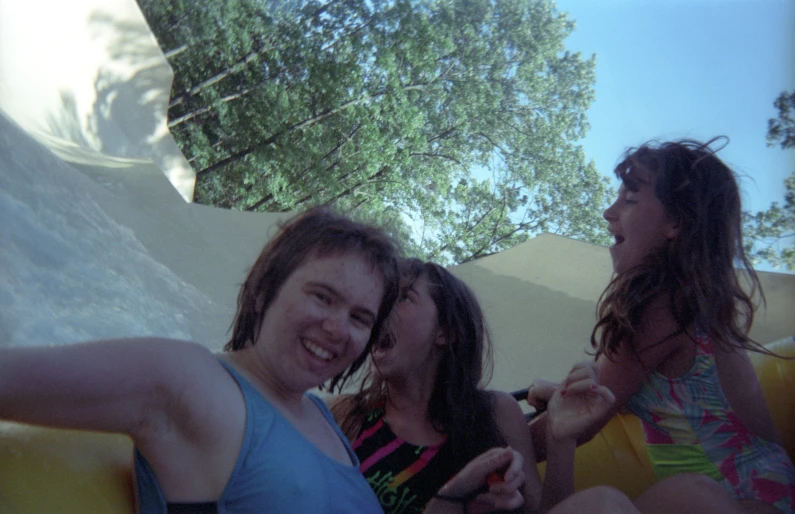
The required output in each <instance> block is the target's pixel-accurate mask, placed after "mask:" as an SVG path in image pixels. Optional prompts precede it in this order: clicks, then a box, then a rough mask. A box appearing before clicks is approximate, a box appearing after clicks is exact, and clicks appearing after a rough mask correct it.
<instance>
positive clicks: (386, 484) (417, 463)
mask: <svg viewBox="0 0 795 514" xmlns="http://www.w3.org/2000/svg"><path fill="white" fill-rule="evenodd" d="M384 413H385V410H384V406H383V405H381V406H380V407H379V408H377V409H376V410H375V411H373V412H372V413H370V415H369V416H367V418H366V419H365V422H364V425H363V426H362V430H361V432H360V433H359V437H357V438H356V440H355V441H353V444H352V446H353V450H354V451H355V452H356V456H357V457H359V462H360V467H359V469H360V470H361V472H362V474H363V475H364V478H366V479H367V483H369V484H370V487H372V488H373V491H375V495H376V496H377V497H378V501H379V502H381V506H382V507H383V508H384V512H385V513H386V514H410V513H418V512H422V510H423V509H424V508H425V505H426V504H427V503H428V502H429V501H431V498H432V497H433V495H434V494H436V492H437V491H439V489H441V487H442V486H443V485H444V484H445V483H446V482H447V481H448V480H450V478H452V477H453V475H455V474H456V473H457V472H458V471H459V469H457V466H456V464H455V461H456V460H457V459H454V458H453V455H451V454H450V449H449V445H448V444H445V442H442V443H440V444H438V445H434V446H415V445H413V444H410V443H407V442H406V441H404V440H403V439H400V438H399V437H397V436H396V435H395V434H394V433H393V432H392V429H391V428H389V425H387V424H386V423H385V422H384Z"/></svg>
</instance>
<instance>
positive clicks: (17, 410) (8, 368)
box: [0, 339, 233, 440]
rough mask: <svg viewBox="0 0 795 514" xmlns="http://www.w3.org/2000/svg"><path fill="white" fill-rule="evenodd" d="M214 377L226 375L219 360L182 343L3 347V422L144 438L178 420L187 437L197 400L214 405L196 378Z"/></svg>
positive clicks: (151, 341)
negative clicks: (214, 374) (117, 433)
mask: <svg viewBox="0 0 795 514" xmlns="http://www.w3.org/2000/svg"><path fill="white" fill-rule="evenodd" d="M213 373H216V374H217V373H224V370H223V369H222V368H221V367H220V366H219V365H218V363H217V359H216V358H215V357H214V356H213V355H212V354H211V353H210V352H209V351H208V350H207V349H205V348H203V347H201V346H199V345H196V344H193V343H188V342H184V341H172V340H162V339H123V340H112V341H98V342H92V343H81V344H73V345H64V346H59V347H35V348H13V347H12V348H2V349H0V418H2V419H6V420H11V421H18V422H24V423H30V424H37V425H45V426H52V427H62V428H75V429H85V430H97V431H105V432H120V433H124V434H128V435H130V436H131V437H133V439H134V440H138V439H146V438H147V437H149V436H150V435H151V432H152V431H154V430H159V429H163V428H165V427H166V426H170V425H172V421H173V420H174V419H176V418H179V419H180V420H181V421H180V422H179V423H180V426H182V427H183V428H184V429H185V432H186V433H190V432H191V431H192V429H191V428H190V427H191V425H192V424H193V423H192V421H191V420H196V419H200V418H199V416H202V415H203V413H202V411H203V410H205V409H206V407H203V406H202V402H199V401H197V399H198V398H204V400H205V401H206V402H207V403H205V405H211V404H215V403H217V402H211V401H208V400H210V399H211V398H212V395H213V392H212V391H211V390H209V389H210V388H209V387H208V384H210V383H213V380H203V381H201V382H199V381H197V380H196V379H195V378H193V377H196V376H204V377H206V378H210V377H209V376H208V375H212V374H213ZM229 380H230V381H231V380H232V379H231V377H230V378H229ZM216 383H217V382H216ZM232 385H233V384H232ZM204 389H208V390H207V391H204ZM216 415H217V414H216ZM196 424H197V425H198V423H196ZM172 428H173V427H172Z"/></svg>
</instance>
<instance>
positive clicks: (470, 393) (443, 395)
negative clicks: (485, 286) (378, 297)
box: [334, 259, 506, 468]
mask: <svg viewBox="0 0 795 514" xmlns="http://www.w3.org/2000/svg"><path fill="white" fill-rule="evenodd" d="M400 271H401V291H402V292H404V291H407V290H408V289H409V288H411V287H412V286H413V284H414V282H415V281H416V280H418V279H419V278H420V277H421V276H425V277H427V279H428V284H429V291H430V296H431V298H432V300H433V302H434V304H435V305H436V310H437V313H438V323H439V327H440V328H441V330H442V333H443V335H444V338H445V341H446V343H447V344H446V345H445V347H444V353H443V355H442V359H441V361H440V362H439V367H438V368H437V376H436V382H435V383H434V387H433V392H432V393H431V398H430V401H429V403H428V412H427V419H428V420H429V421H430V422H431V423H432V424H433V427H434V429H435V430H436V431H437V432H439V433H442V434H446V435H447V444H449V445H450V449H451V454H452V455H455V456H456V458H457V459H458V460H459V462H457V463H456V466H457V467H458V468H461V467H463V466H464V465H466V463H467V462H469V461H470V460H471V459H472V458H474V457H475V456H477V455H479V454H480V453H482V452H484V451H486V450H487V449H489V448H492V447H494V446H501V445H505V444H506V443H505V440H504V438H503V437H502V435H501V434H500V432H499V429H498V428H497V424H496V421H495V419H494V413H493V405H492V395H491V394H490V393H489V392H487V391H483V390H482V389H480V386H482V385H484V382H488V380H490V379H491V372H492V369H493V368H492V357H491V351H492V350H491V339H490V337H489V332H488V328H487V326H486V323H485V319H484V317H483V312H482V311H481V308H480V304H479V303H478V300H477V298H476V297H475V294H474V293H473V292H472V290H471V289H470V288H469V287H468V286H467V285H466V284H465V283H464V282H463V281H462V280H461V279H459V278H458V277H456V276H455V275H453V274H452V273H450V272H449V271H447V270H446V269H445V268H443V267H442V266H439V265H438V264H434V263H432V262H422V261H420V260H417V259H407V260H404V261H401V263H400ZM382 336H388V334H386V333H385V334H383V335H382ZM387 395H388V389H387V384H386V382H385V381H384V380H383V379H382V378H381V377H380V375H379V374H378V373H368V376H367V377H366V378H365V380H364V381H363V383H362V387H361V389H360V391H359V393H358V394H356V395H353V396H350V397H348V398H346V399H344V400H343V401H341V402H338V403H337V404H336V405H335V409H334V412H335V414H341V417H342V418H343V419H342V422H341V423H340V425H341V427H342V429H343V432H345V434H346V435H347V436H348V438H349V439H350V440H354V439H356V437H358V435H359V432H360V431H361V427H362V424H363V423H364V420H365V418H366V416H367V415H368V414H370V413H371V412H372V411H373V410H375V409H376V408H377V407H378V405H380V404H381V403H383V402H384V400H385V399H386V398H387ZM338 419H339V418H338Z"/></svg>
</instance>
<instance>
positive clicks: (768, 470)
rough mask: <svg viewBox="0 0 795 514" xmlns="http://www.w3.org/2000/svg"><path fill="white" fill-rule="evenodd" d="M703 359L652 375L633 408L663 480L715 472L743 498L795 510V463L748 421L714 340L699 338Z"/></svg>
mask: <svg viewBox="0 0 795 514" xmlns="http://www.w3.org/2000/svg"><path fill="white" fill-rule="evenodd" d="M696 342H697V351H696V359H695V363H694V364H693V367H692V369H691V370H690V371H689V372H688V373H687V374H686V375H684V376H682V377H678V378H668V377H666V376H664V375H662V374H661V373H658V372H656V371H655V372H654V373H651V374H649V375H648V376H647V377H646V379H645V380H644V383H643V385H642V386H641V388H640V390H638V392H637V393H635V394H634V395H633V396H632V397H631V398H630V400H629V401H628V402H627V407H628V408H629V409H630V410H631V411H632V412H633V413H634V414H635V415H636V416H638V418H640V420H641V422H642V423H643V431H644V434H645V437H646V443H647V447H648V452H649V458H650V460H651V462H652V466H653V467H654V472H655V474H656V475H657V478H658V479H662V478H665V477H667V476H670V475H673V474H675V473H682V472H693V473H702V474H705V475H708V476H710V477H712V478H714V479H715V480H717V481H718V482H719V483H720V484H721V485H723V487H724V488H726V489H727V490H728V491H730V492H731V493H732V494H733V495H734V497H735V498H737V499H743V498H753V499H758V500H761V501H763V502H765V503H768V504H771V505H774V506H776V507H777V508H779V509H780V510H782V511H783V512H787V513H793V512H794V511H795V467H793V464H792V461H790V459H789V457H788V456H787V452H786V451H785V450H784V449H783V448H782V447H781V446H779V445H777V444H774V443H771V442H769V441H766V440H764V439H762V438H760V437H758V436H757V435H755V434H754V433H752V432H751V431H750V430H749V429H748V427H746V426H745V425H744V424H743V423H742V422H741V421H740V419H739V418H738V417H737V415H736V414H735V413H734V411H732V409H731V406H730V405H729V402H728V400H727V399H726V396H725V395H724V393H723V389H722V388H721V386H720V381H719V380H718V370H717V368H716V366H715V356H714V354H713V349H712V342H711V341H710V340H709V338H708V337H707V336H706V335H704V334H699V335H698V336H697V337H696Z"/></svg>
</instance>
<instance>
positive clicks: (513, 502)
mask: <svg viewBox="0 0 795 514" xmlns="http://www.w3.org/2000/svg"><path fill="white" fill-rule="evenodd" d="M522 505H524V497H523V496H522V493H520V492H519V491H518V490H514V491H513V492H511V493H510V494H495V493H492V492H491V491H489V492H487V493H483V494H479V495H478V496H477V497H476V498H475V499H474V500H472V501H471V502H470V503H469V505H468V507H469V509H468V511H469V512H473V513H480V512H491V511H494V510H513V509H517V508H519V507H521V506H522Z"/></svg>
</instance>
